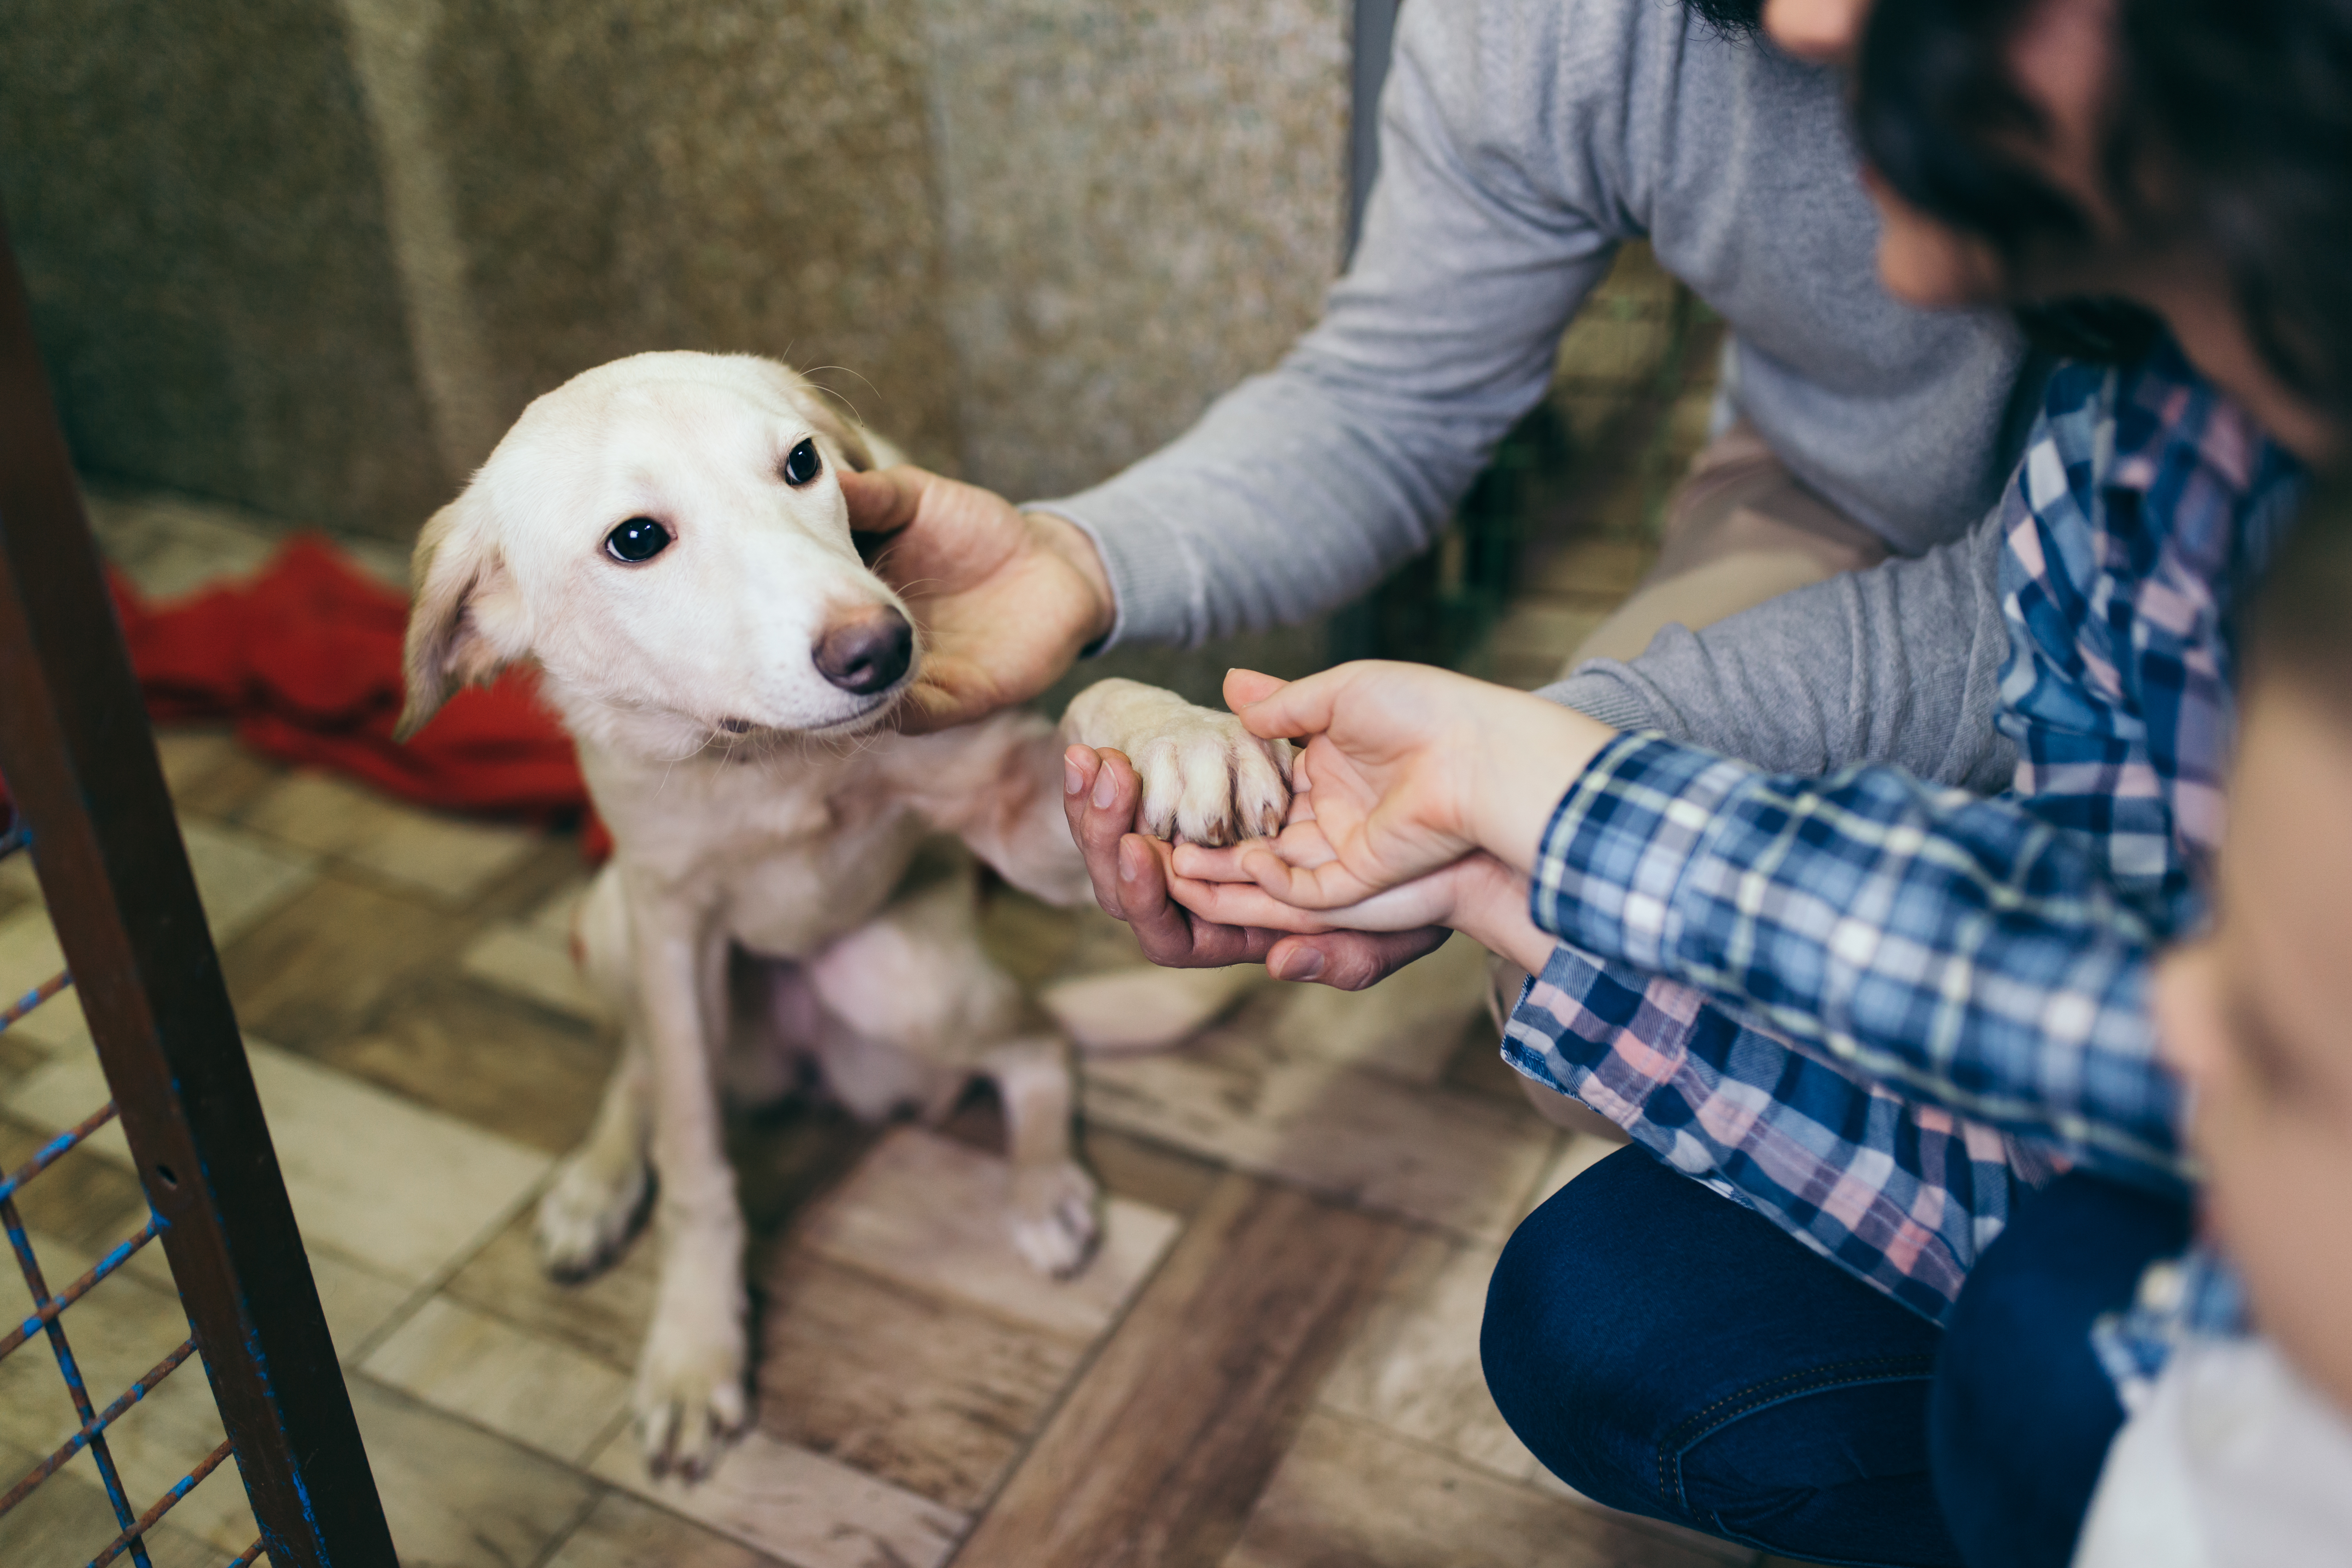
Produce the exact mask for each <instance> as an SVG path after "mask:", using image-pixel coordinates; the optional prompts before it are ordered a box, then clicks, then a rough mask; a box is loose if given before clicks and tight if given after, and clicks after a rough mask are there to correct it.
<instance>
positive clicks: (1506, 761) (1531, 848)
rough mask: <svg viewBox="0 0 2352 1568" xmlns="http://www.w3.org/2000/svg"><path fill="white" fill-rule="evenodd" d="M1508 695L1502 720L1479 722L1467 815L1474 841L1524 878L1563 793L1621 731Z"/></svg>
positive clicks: (1573, 712)
mask: <svg viewBox="0 0 2352 1568" xmlns="http://www.w3.org/2000/svg"><path fill="white" fill-rule="evenodd" d="M1512 696H1513V698H1514V699H1515V701H1514V702H1513V704H1512V709H1513V711H1512V712H1510V713H1509V714H1508V715H1507V721H1506V722H1503V723H1490V724H1488V725H1486V726H1484V727H1483V731H1482V735H1483V739H1484V742H1485V743H1484V745H1483V746H1482V748H1481V749H1482V751H1483V752H1484V753H1485V756H1484V758H1483V762H1484V765H1483V766H1481V767H1479V768H1478V770H1477V771H1476V773H1475V779H1474V783H1473V784H1472V790H1471V796H1470V802H1469V807H1470V808H1469V810H1468V811H1467V812H1466V813H1465V816H1466V818H1467V825H1468V827H1469V829H1470V834H1471V837H1473V838H1474V839H1475V841H1476V843H1477V844H1478V846H1479V847H1481V848H1483V849H1485V850H1486V851H1487V852H1488V853H1489V854H1491V855H1493V856H1494V857H1495V858H1496V859H1498V860H1500V861H1501V862H1502V863H1503V864H1504V865H1505V866H1507V867H1508V868H1510V869H1511V870H1512V871H1513V872H1515V873H1517V875H1519V876H1522V877H1524V876H1526V875H1528V873H1529V872H1531V871H1532V870H1533V869H1534V868H1535V863H1536V858H1537V855H1538V850H1539V849H1540V847H1541V845H1542V842H1543V836H1544V831H1545V829H1546V828H1547V827H1548V826H1549V825H1550V822H1551V816H1552V812H1553V811H1554V810H1555V809H1556V808H1557V807H1558V806H1559V799H1560V796H1561V795H1565V794H1567V793H1568V790H1569V787H1570V785H1571V784H1574V783H1575V782H1576V781H1577V779H1578V778H1579V777H1580V775H1581V774H1582V773H1583V772H1584V770H1585V769H1586V767H1588V766H1590V765H1591V762H1592V759H1593V758H1594V757H1596V756H1598V755H1600V753H1601V750H1602V748H1604V747H1606V746H1607V745H1608V744H1609V742H1612V741H1613V740H1615V739H1616V738H1617V734H1618V731H1615V730H1612V729H1611V728H1610V727H1609V726H1608V725H1606V724H1603V723H1601V721H1599V720H1597V719H1593V718H1590V717H1588V716H1587V715H1585V714H1582V713H1580V712H1578V711H1577V710H1574V709H1573V708H1562V707H1559V705H1557V704H1555V703H1550V702H1546V701H1544V700H1542V699H1541V698H1536V697H1523V696H1521V695H1520V694H1518V693H1516V692H1514V693H1512Z"/></svg>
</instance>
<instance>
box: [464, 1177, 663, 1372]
mask: <svg viewBox="0 0 2352 1568" xmlns="http://www.w3.org/2000/svg"><path fill="white" fill-rule="evenodd" d="M660 1262H661V1248H660V1247H659V1246H658V1245H657V1244H656V1237H652V1236H650V1235H646V1236H639V1237H636V1238H635V1240H634V1241H632V1242H631V1243H630V1244H629V1246H628V1247H627V1249H626V1250H625V1251H624V1252H623V1253H622V1254H621V1256H620V1258H619V1259H618V1260H617V1261H615V1262H614V1263H613V1264H612V1265H611V1266H610V1267H608V1268H605V1270H604V1272H603V1273H601V1274H599V1275H597V1276H596V1277H595V1278H593V1279H587V1280H583V1281H581V1282H580V1283H577V1284H560V1283H558V1282H557V1281H555V1280H553V1279H549V1278H548V1276H547V1270H545V1269H544V1268H541V1267H540V1263H539V1249H538V1247H537V1245H536V1244H535V1243H534V1242H533V1241H532V1239H531V1215H530V1214H529V1213H528V1212H526V1213H523V1214H519V1215H516V1216H515V1217H514V1218H513V1219H511V1220H509V1222H508V1223H507V1224H506V1226H504V1227H503V1228H502V1229H500V1230H499V1233H498V1235H497V1236H495V1237H491V1238H490V1242H489V1245H488V1246H487V1247H483V1248H482V1249H481V1250H480V1251H478V1252H477V1253H475V1254H474V1255H473V1256H472V1257H471V1258H467V1260H466V1266H465V1267H464V1268H460V1269H458V1270H457V1273H456V1274H455V1275H454V1276H452V1277H451V1279H450V1280H449V1284H448V1287H447V1289H446V1291H445V1292H444V1293H445V1294H446V1295H447V1297H448V1298H449V1299H450V1300H453V1301H457V1302H462V1303H464V1304H465V1305H467V1306H468V1307H471V1308H473V1309H475V1310H478V1311H482V1312H487V1313H489V1314H490V1315H492V1316H494V1317H497V1318H500V1319H502V1320H504V1321H507V1322H509V1323H512V1324H514V1325H516V1326H517V1327H518V1328H520V1329H523V1330H526V1331H529V1332H530V1333H531V1334H532V1335H534V1336H536V1337H538V1338H541V1339H546V1340H551V1341H553V1342H557V1343H560V1344H563V1345H566V1346H568V1347H570V1348H571V1349H572V1350H573V1351H576V1352H580V1353H581V1354H583V1355H586V1356H590V1357H592V1358H593V1359H594V1360H596V1361H598V1362H601V1363H604V1365H605V1366H608V1367H613V1368H616V1369H618V1370H620V1371H623V1372H625V1371H627V1370H628V1369H629V1368H631V1367H632V1366H634V1365H635V1363H636V1359H637V1347H638V1345H639V1344H641V1343H642V1342H644V1340H645V1337H646V1324H647V1323H648V1322H650V1321H652V1319H653V1311H654V1287H655V1284H656V1280H657V1279H658V1277H659V1268H660Z"/></svg>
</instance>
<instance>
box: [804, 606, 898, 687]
mask: <svg viewBox="0 0 2352 1568" xmlns="http://www.w3.org/2000/svg"><path fill="white" fill-rule="evenodd" d="M812 652H813V657H814V658H815V660H816V669H817V673H818V674H819V675H822V676H824V678H825V679H827V680H830V681H832V682H833V683H834V684H835V686H838V687H840V688H841V689H843V690H844V691H855V692H856V693H857V694H858V695H859V696H861V697H862V696H864V695H865V694H866V693H867V692H869V691H879V690H881V689H883V688H884V687H886V686H887V685H889V684H890V683H891V682H892V681H894V680H896V679H898V678H899V677H900V676H902V675H904V674H906V673H907V666H908V665H909V664H910V663H912V662H913V661H914V658H915V628H914V627H912V626H908V624H907V617H906V616H902V615H900V614H899V613H898V611H896V610H894V609H891V608H890V607H889V606H888V605H876V606H874V607H873V608H871V609H867V610H863V611H860V612H858V613H857V614H856V616H854V617H852V618H851V619H848V620H844V621H837V622H835V624H834V625H832V626H827V627H826V628H825V629H824V636H822V637H818V638H817V639H816V647H815V648H814V650H812Z"/></svg>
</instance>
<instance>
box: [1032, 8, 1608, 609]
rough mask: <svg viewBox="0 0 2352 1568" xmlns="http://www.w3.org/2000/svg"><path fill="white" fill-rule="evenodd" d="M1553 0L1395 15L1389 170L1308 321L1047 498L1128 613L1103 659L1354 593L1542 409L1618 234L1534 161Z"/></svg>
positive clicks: (1385, 148)
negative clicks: (1104, 571)
mask: <svg viewBox="0 0 2352 1568" xmlns="http://www.w3.org/2000/svg"><path fill="white" fill-rule="evenodd" d="M1552 10H1553V8H1552V7H1549V6H1536V5H1471V6H1456V5H1408V6H1406V7H1404V10H1403V13H1402V20H1401V23H1400V28H1399V36H1398V40H1397V55H1396V59H1395V63H1394V65H1393V66H1392V68H1391V71H1390V76H1389V81H1388V86H1387V88H1386V89H1385V90H1384V92H1383V94H1382V99H1381V174H1380V178H1379V181H1378V183H1377V184H1376V186H1375V188H1374V190H1373V193H1372V198H1371V202H1370V206H1369V209H1368V211H1367V213H1366V215H1365V224H1364V231H1363V237H1362V240H1361V242H1360V246H1359V247H1358V250H1357V254H1356V258H1355V261H1354V263H1353V265H1352V266H1351V267H1350V268H1349V272H1348V274H1347V276H1346V277H1345V278H1343V279H1340V280H1339V283H1338V284H1337V285H1336V286H1334V288H1333V289H1332V291H1331V294H1330V296H1329V300H1328V304H1327V306H1326V309H1325V312H1324V315H1323V318H1322V320H1321V321H1320V322H1319V323H1318V325H1317V326H1316V328H1315V329H1314V330H1313V331H1310V332H1308V333H1307V336H1306V337H1305V338H1303V339H1301V340H1300V342H1298V343H1297V346H1296V347H1295V348H1294V349H1293V350H1292V351H1291V353H1289V355H1288V356H1287V357H1286V359H1285V360H1284V361H1283V363H1282V364H1281V365H1280V366H1279V368H1277V369H1276V370H1275V371H1273V372H1272V373H1270V374H1265V375H1262V376H1259V377H1256V378H1255V379H1253V380H1251V381H1248V382H1245V383H1244V384H1242V385H1241V386H1240V387H1238V388H1236V389H1235V390H1234V391H1233V392H1231V393H1229V394H1227V395H1225V396H1224V397H1223V398H1222V399H1220V400H1219V401H1218V402H1217V404H1216V405H1214V406H1213V407H1212V408H1211V409H1210V410H1209V412H1208V413H1207V414H1206V415H1205V416H1202V419H1201V421H1200V423H1199V424H1198V425H1196V426H1193V428H1192V430H1191V431H1190V432H1188V433H1187V434H1186V435H1184V436H1182V437H1180V438H1179V439H1178V440H1176V441H1175V442H1174V443H1172V444H1171V446H1169V447H1165V448H1163V449H1161V450H1160V451H1159V452H1158V453H1155V454H1154V455H1152V456H1151V457H1149V458H1145V459H1144V460H1142V461H1141V462H1139V463H1137V464H1136V465H1134V466H1133V467H1132V468H1129V469H1127V470H1126V471H1125V472H1123V473H1121V474H1120V475H1118V477H1116V478H1115V479H1111V480H1109V481H1108V482H1107V483H1105V484H1103V485H1100V486H1097V488H1096V489H1092V490H1089V491H1087V492H1085V493H1083V494H1081V495H1077V496H1073V497H1069V498H1067V499H1065V500H1056V501H1046V502H1041V503H1037V504H1038V505H1039V506H1040V507H1041V508H1043V509H1044V510H1051V511H1055V512H1057V513H1059V514H1060V515H1062V516H1064V517H1066V518H1068V519H1069V520H1070V521H1073V522H1075V523H1076V524H1077V525H1078V526H1079V527H1080V528H1082V529H1084V530H1085V531H1087V533H1088V534H1089V535H1090V536H1091V537H1092V538H1093V540H1094V542H1095V544H1096V546H1097V549H1098V550H1100V551H1101V552H1102V556H1103V561H1104V563H1105V565H1106V567H1107V568H1108V571H1109V574H1110V578H1111V582H1112V584H1113V586H1114V588H1115V590H1116V594H1117V597H1118V621H1117V624H1116V625H1115V626H1114V627H1113V629H1112V632H1111V635H1110V637H1109V638H1108V642H1107V643H1106V645H1105V646H1110V645H1114V644H1118V643H1126V642H1160V643H1178V644H1182V645H1187V646H1190V645H1194V644H1198V643H1201V642H1203V641H1206V640H1208V639H1210V638H1213V637H1224V636H1228V635H1230V634H1232V633H1234V632H1238V631H1244V630H1251V629H1255V628H1258V627H1262V626H1269V625H1274V624H1277V623H1283V622H1291V621H1297V620H1301V619H1304V618H1306V617H1307V616H1313V615H1316V614H1318V613H1320V612H1322V611H1325V610H1328V609H1329V608H1330V607H1331V606H1332V605H1338V604H1341V603H1344V602H1346V601H1347V600H1349V599H1350V598H1352V597H1354V596H1355V595H1359V594H1360V593H1362V592H1364V591H1365V590H1366V589H1368V588H1370V586H1371V585H1372V584H1374V583H1376V582H1378V581H1379V580H1380V578H1381V575H1382V574H1384V573H1386V572H1387V571H1388V570H1389V569H1391V567H1393V566H1395V565H1396V564H1398V563H1401V562H1402V561H1404V560H1405V559H1407V558H1408V557H1410V556H1412V555H1413V554H1415V553H1417V552H1419V551H1421V550H1423V549H1424V548H1426V547H1427V545H1428V544H1429V542H1430V541H1431V540H1433V538H1434V537H1435V536H1436V533H1437V531H1439V530H1440V529H1441V528H1442V527H1443V526H1444V521H1445V518H1446V515H1447V513H1448V510H1449V509H1450V508H1451V507H1452V506H1453V504H1454V501H1455V500H1458V499H1459V498H1460V496H1461V494H1462V492H1463V491H1464V490H1465V489H1467V488H1468V486H1469V484H1470V481H1471V480H1472V479H1474V478H1475V476H1476V474H1477V472H1478V470H1479V468H1481V467H1483V466H1484V465H1485V463H1486V459H1487V458H1488V456H1489V455H1490V454H1491V452H1492V451H1493V449H1494V447H1495V445H1496V442H1498V441H1499V440H1500V439H1501V437H1502V436H1503V435H1504V433H1505V432H1506V431H1507V430H1508V429H1509V428H1510V426H1512V424H1513V423H1515V422H1516V421H1517V419H1518V418H1519V417H1520V416H1522V415H1524V414H1525V413H1526V412H1527V411H1528V409H1529V408H1531V407H1533V406H1534V405H1535V404H1536V403H1537V401H1538V399H1539V398H1541V397H1542V395H1543V394H1544V391H1545V389H1546V387H1547V385H1548V384H1549V379H1550V375H1551V369H1552V361H1553V357H1554V354H1555V352H1556V349H1557V345H1558V344H1559V337H1560V333H1561V332H1562V331H1563V330H1564V329H1565V328H1566V326H1567V323H1568V321H1569V318H1570V316H1571V315H1572V314H1573V313H1574V311H1575V310H1576V308H1577V307H1578V305H1580V303H1581V302H1582V300H1583V299H1584V297H1585V295H1586V294H1587V293H1588V292H1589V291H1590V290H1591V288H1592V286H1593V284H1594V283H1595V282H1596V281H1598V280H1599V279H1600V277H1601V274H1602V273H1603V272H1604V271H1606V270H1607V268H1608V265H1609V260H1610V257H1611V254H1612V251H1613V249H1614V247H1615V245H1616V242H1617V240H1618V239H1619V238H1620V237H1622V234H1623V233H1624V232H1625V230H1624V229H1623V228H1622V226H1621V227H1620V229H1619V232H1614V233H1604V232H1602V229H1601V227H1600V226H1598V225H1596V223H1595V222H1594V221H1593V220H1592V219H1591V217H1589V216H1585V215H1584V214H1583V213H1582V212H1580V211H1578V210H1574V209H1572V208H1570V207H1569V206H1567V205H1563V204H1562V202H1561V200H1560V198H1559V195H1558V194H1557V192H1555V191H1549V190H1546V189H1543V188H1542V180H1541V171H1538V170H1537V169H1534V168H1531V167H1530V158H1531V156H1532V155H1533V153H1534V151H1535V150H1536V149H1538V148H1539V147H1540V145H1541V141H1540V139H1539V138H1531V137H1530V136H1529V135H1528V124H1529V123H1530V122H1538V123H1539V122H1540V120H1539V117H1540V115H1541V114H1542V113H1543V111H1544V110H1545V109H1546V108H1547V106H1548V100H1549V75H1548V72H1547V70H1546V68H1545V62H1546V61H1547V60H1548V59H1549V58H1552V57H1553V56H1555V55H1556V53H1557V49H1558V44H1557V41H1556V39H1555V38H1553V37H1551V36H1550V31H1551V29H1553V28H1556V27H1557V26H1559V22H1558V19H1557V17H1556V16H1553V15H1552V14H1551V13H1552ZM1521 35H1525V36H1521ZM1606 52H1607V46H1605V45H1604V46H1603V53H1604V55H1605V54H1606Z"/></svg>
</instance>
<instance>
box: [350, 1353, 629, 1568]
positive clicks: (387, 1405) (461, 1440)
mask: <svg viewBox="0 0 2352 1568" xmlns="http://www.w3.org/2000/svg"><path fill="white" fill-rule="evenodd" d="M349 1381H350V1385H351V1391H352V1409H353V1410H354V1411H355V1412H356V1413H357V1415H358V1416H359V1422H360V1436H361V1437H362V1440H363V1441H364V1442H365V1443H366V1444H367V1452H368V1465H369V1468H371V1469H373V1471H374V1472H375V1484H376V1489H377V1490H378V1491H379V1492H380V1493H381V1494H382V1495H383V1511H384V1517H385V1518H386V1519H387V1520H388V1521H390V1522H391V1524H392V1539H393V1543H394V1545H395V1546H397V1547H398V1548H399V1549H400V1557H401V1561H402V1562H404V1563H418V1564H429V1565H430V1568H515V1565H516V1564H518V1563H537V1562H538V1561H540V1559H541V1557H542V1556H544V1555H545V1554H546V1553H547V1552H548V1549H549V1548H550V1547H551V1546H552V1545H553V1544H554V1542H556V1541H557V1540H558V1539H559V1538H561V1537H562V1536H563V1535H565V1534H567V1533H569V1532H570V1531H571V1530H572V1527H573V1526H574V1524H576V1523H577V1522H578V1521H579V1520H580V1519H581V1518H582V1516H583V1515H584V1514H585V1513H586V1511H587V1510H588V1506H589V1503H590V1501H591V1500H593V1498H594V1497H595V1496H596V1495H597V1488H596V1486H595V1485H594V1483H593V1482H591V1481H590V1480H589V1479H587V1478H586V1477H585V1476H583V1475H582V1474H580V1472H579V1471H577V1470H575V1469H572V1468H570V1467H568V1466H564V1465H561V1464H558V1463H556V1462H555V1461H554V1460H552V1459H550V1458H545V1457H544V1456H542V1455H539V1454H534V1453H532V1452H531V1451H530V1450H529V1449H527V1448H524V1447H520V1445H518V1444H514V1443H509V1442H507V1441H505V1440H504V1439H502V1438H499V1437H494V1436H490V1434H488V1433H487V1432H484V1431H481V1430H479V1429H478V1428H477V1427H474V1426H468V1425H467V1423H465V1422H463V1421H459V1420H457V1419H456V1418H455V1417H453V1416H449V1415H443V1414H441V1413H440V1412H439V1411H437V1410H433V1409H431V1408H429V1407H427V1406H425V1405H421V1404H418V1403H417V1402H416V1401H415V1400H412V1399H410V1398H408V1397H406V1396H405V1395H404V1394H397V1393H394V1391H392V1390H390V1389H387V1388H385V1387H383V1385H382V1384H377V1383H375V1382H373V1381H372V1380H370V1379H369V1378H366V1377H364V1376H361V1377H353V1378H352V1379H350V1380H349Z"/></svg>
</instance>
